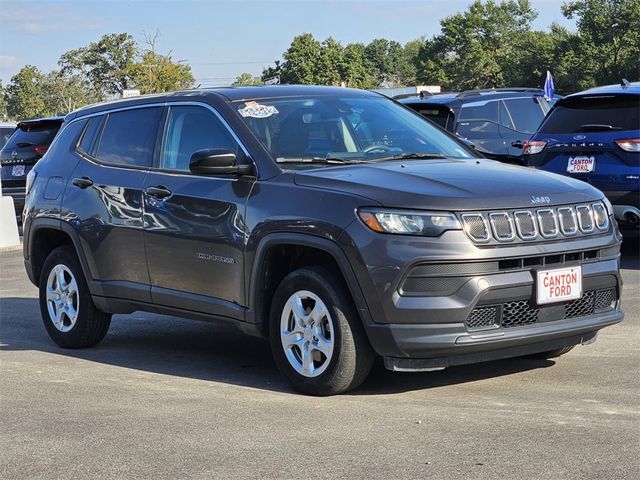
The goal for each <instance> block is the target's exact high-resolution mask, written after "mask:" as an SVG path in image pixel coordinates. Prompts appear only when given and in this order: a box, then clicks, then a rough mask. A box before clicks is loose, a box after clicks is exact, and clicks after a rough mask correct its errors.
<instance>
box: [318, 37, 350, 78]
mask: <svg viewBox="0 0 640 480" xmlns="http://www.w3.org/2000/svg"><path fill="white" fill-rule="evenodd" d="M343 54H344V48H343V47H342V45H340V43H339V42H337V41H335V40H334V39H333V38H331V37H329V38H327V39H326V40H325V41H324V42H322V44H321V46H320V55H319V56H318V58H317V61H316V62H315V65H314V80H313V83H317V84H320V85H334V86H339V85H340V84H341V82H342V73H343V71H344V66H343Z"/></svg>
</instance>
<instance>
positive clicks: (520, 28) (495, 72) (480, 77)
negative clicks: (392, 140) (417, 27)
mask: <svg viewBox="0 0 640 480" xmlns="http://www.w3.org/2000/svg"><path fill="white" fill-rule="evenodd" d="M536 16H537V13H536V12H535V10H533V8H532V7H531V5H530V3H529V1H528V0H505V1H502V2H501V3H496V2H495V1H494V0H488V1H487V2H484V3H483V2H482V1H481V0H475V1H474V2H473V3H472V4H471V5H470V6H469V8H468V9H467V11H465V12H462V13H456V14H454V15H451V16H449V17H447V18H445V19H443V20H442V21H441V22H440V25H441V27H442V32H441V34H440V35H439V36H438V37H437V38H436V39H434V42H435V43H434V45H438V46H440V47H441V48H442V49H443V51H442V53H441V54H440V56H441V57H443V58H444V64H443V68H444V70H445V72H446V76H447V78H448V80H449V84H448V85H447V87H449V88H452V89H456V90H458V89H460V90H462V89H468V88H488V87H501V86H504V85H505V70H507V69H508V66H509V65H510V63H511V62H513V60H514V58H516V57H517V55H518V51H517V49H516V48H515V47H516V45H517V44H518V42H519V39H520V38H521V37H522V36H523V35H525V34H526V32H528V31H529V30H530V29H531V22H532V21H533V20H534V19H535V18H536Z"/></svg>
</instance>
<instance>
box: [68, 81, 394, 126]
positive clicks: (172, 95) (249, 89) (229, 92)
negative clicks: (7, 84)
mask: <svg viewBox="0 0 640 480" xmlns="http://www.w3.org/2000/svg"><path fill="white" fill-rule="evenodd" d="M304 95H316V96H317V95H327V96H338V95H340V96H345V95H348V96H362V97H367V96H369V97H381V96H383V95H381V94H379V93H376V92H370V91H368V90H359V89H355V88H342V87H326V86H317V85H260V86H242V87H217V88H202V89H192V90H180V91H177V92H166V93H155V94H149V95H138V96H135V97H129V98H120V99H117V100H111V101H108V102H102V103H96V104H93V105H88V106H86V107H82V108H80V109H78V110H75V111H73V112H71V113H70V114H69V115H67V117H66V120H67V121H70V120H73V119H74V118H77V117H79V116H82V115H89V114H92V113H99V112H102V111H107V110H112V109H114V108H126V107H130V106H135V105H144V104H148V103H154V102H162V101H166V100H169V99H171V100H176V101H177V100H186V101H194V100H197V99H204V98H207V97H210V96H216V97H223V98H224V99H225V100H227V101H231V102H235V101H239V100H240V101H241V100H258V99H262V98H278V97H297V96H304ZM385 98H386V97H385Z"/></svg>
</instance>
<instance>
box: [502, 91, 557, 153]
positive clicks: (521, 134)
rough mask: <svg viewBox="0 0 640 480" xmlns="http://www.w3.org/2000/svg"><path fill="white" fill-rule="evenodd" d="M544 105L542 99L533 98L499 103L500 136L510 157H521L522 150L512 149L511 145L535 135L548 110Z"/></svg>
mask: <svg viewBox="0 0 640 480" xmlns="http://www.w3.org/2000/svg"><path fill="white" fill-rule="evenodd" d="M542 102H544V103H542ZM545 104H546V101H545V100H544V99H542V98H541V97H535V96H530V97H521V98H506V99H504V100H500V101H499V106H498V115H499V118H500V127H499V130H500V136H501V137H502V139H503V140H504V143H505V147H506V149H507V154H508V155H509V156H510V157H514V158H520V157H521V155H522V148H517V147H514V146H513V145H512V143H513V142H516V141H520V142H524V141H525V140H528V139H529V138H530V137H531V135H533V134H534V133H535V131H536V130H537V129H538V127H539V126H540V123H542V120H543V119H544V116H545V114H546V113H547V111H548V110H549V109H548V107H547V106H546V105H545Z"/></svg>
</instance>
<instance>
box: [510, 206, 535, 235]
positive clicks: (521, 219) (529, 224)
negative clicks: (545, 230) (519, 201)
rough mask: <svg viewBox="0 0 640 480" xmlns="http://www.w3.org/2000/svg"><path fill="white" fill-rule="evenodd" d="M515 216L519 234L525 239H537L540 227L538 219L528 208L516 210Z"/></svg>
mask: <svg viewBox="0 0 640 480" xmlns="http://www.w3.org/2000/svg"><path fill="white" fill-rule="evenodd" d="M513 217H514V218H515V219H516V230H517V231H518V236H519V237H520V238H521V239H523V240H535V238H536V237H537V236H538V228H537V227H536V219H535V217H534V216H533V213H531V212H530V211H528V210H524V211H521V212H514V213H513Z"/></svg>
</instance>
